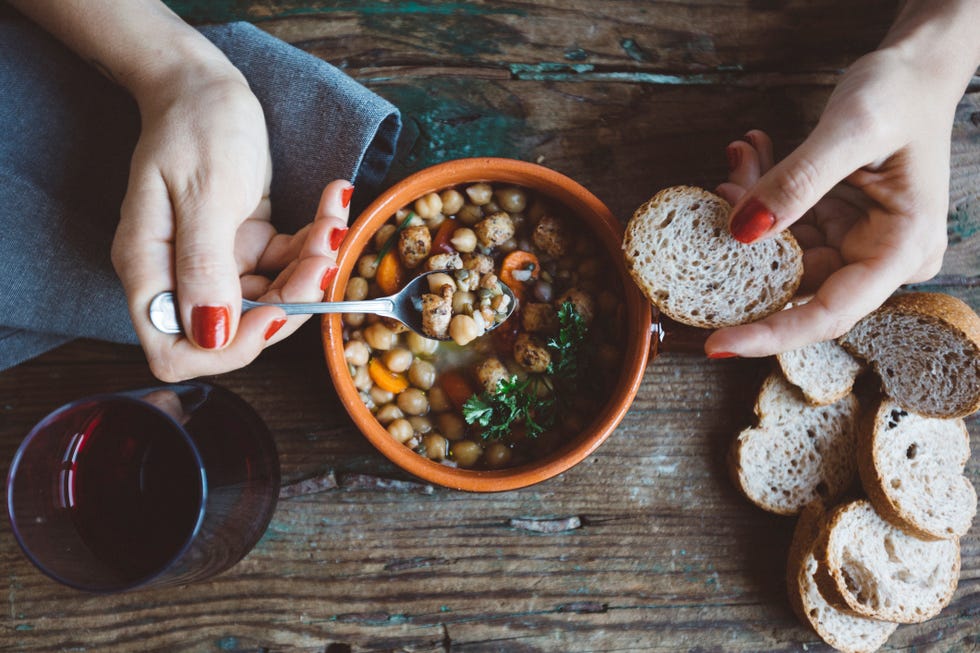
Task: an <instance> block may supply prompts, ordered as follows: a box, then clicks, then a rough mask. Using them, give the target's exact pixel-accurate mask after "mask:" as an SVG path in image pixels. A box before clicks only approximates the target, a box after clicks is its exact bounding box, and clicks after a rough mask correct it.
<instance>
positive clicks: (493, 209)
mask: <svg viewBox="0 0 980 653" xmlns="http://www.w3.org/2000/svg"><path fill="white" fill-rule="evenodd" d="M480 208H481V209H483V215H490V214H491V213H499V212H500V211H501V209H500V205H499V204H497V203H496V202H494V201H493V200H490V201H489V202H487V203H486V204H484V205H483V206H481V207H480Z"/></svg>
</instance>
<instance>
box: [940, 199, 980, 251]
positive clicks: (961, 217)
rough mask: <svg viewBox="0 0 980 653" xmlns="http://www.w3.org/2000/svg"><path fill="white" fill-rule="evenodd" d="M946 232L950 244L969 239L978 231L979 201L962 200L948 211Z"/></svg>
mask: <svg viewBox="0 0 980 653" xmlns="http://www.w3.org/2000/svg"><path fill="white" fill-rule="evenodd" d="M946 232H947V235H948V237H949V244H950V245H956V244H958V243H961V242H963V241H965V240H969V239H970V238H972V237H973V236H975V235H977V234H978V233H980V202H964V203H963V204H960V205H959V206H957V207H956V208H955V209H954V210H953V211H952V212H950V214H949V218H948V221H947V223H946Z"/></svg>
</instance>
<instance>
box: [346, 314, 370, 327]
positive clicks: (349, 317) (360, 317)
mask: <svg viewBox="0 0 980 653" xmlns="http://www.w3.org/2000/svg"><path fill="white" fill-rule="evenodd" d="M364 318H365V315H364V313H344V324H346V325H347V326H352V327H359V326H361V325H362V324H364Z"/></svg>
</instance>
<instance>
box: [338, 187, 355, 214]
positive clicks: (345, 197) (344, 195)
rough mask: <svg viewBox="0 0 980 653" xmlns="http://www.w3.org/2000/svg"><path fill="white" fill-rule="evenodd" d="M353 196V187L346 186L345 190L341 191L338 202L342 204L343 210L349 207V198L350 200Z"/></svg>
mask: <svg viewBox="0 0 980 653" xmlns="http://www.w3.org/2000/svg"><path fill="white" fill-rule="evenodd" d="M353 195H354V187H353V186H348V187H347V188H345V189H344V190H343V191H342V192H341V193H340V201H341V202H342V203H343V205H344V208H345V209H346V208H347V207H348V206H350V198H351V197H352V196H353Z"/></svg>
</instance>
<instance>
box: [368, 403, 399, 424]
mask: <svg viewBox="0 0 980 653" xmlns="http://www.w3.org/2000/svg"><path fill="white" fill-rule="evenodd" d="M374 416H375V418H376V419H377V420H378V421H379V422H381V423H382V424H390V423H391V422H394V421H395V420H396V419H401V418H403V417H405V413H403V412H402V409H401V408H399V407H398V406H396V405H395V404H391V403H389V404H385V405H383V406H382V407H381V408H379V409H378V412H377V413H375V415H374Z"/></svg>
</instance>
